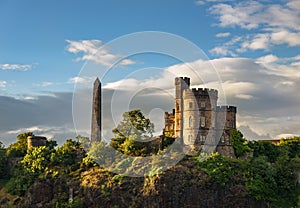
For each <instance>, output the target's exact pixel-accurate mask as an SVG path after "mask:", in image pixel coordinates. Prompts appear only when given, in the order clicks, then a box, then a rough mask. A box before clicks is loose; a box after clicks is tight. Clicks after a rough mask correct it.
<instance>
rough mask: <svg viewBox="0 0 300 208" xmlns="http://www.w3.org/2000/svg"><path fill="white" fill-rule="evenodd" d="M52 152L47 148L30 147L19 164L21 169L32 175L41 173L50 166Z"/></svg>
mask: <svg viewBox="0 0 300 208" xmlns="http://www.w3.org/2000/svg"><path fill="white" fill-rule="evenodd" d="M52 152H53V151H52V150H51V149H50V148H49V147H47V146H42V147H31V148H30V149H29V150H28V152H27V154H26V155H25V157H24V158H23V160H22V161H21V164H22V165H23V168H24V169H25V170H26V171H28V172H31V173H32V174H34V175H39V174H41V173H43V172H44V171H45V170H46V169H47V167H48V165H49V164H50V158H51V153H52Z"/></svg>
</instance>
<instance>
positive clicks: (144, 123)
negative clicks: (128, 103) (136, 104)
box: [112, 110, 154, 139]
mask: <svg viewBox="0 0 300 208" xmlns="http://www.w3.org/2000/svg"><path fill="white" fill-rule="evenodd" d="M153 131H154V124H153V123H151V122H150V119H148V118H146V117H145V116H144V115H143V113H142V112H141V111H140V110H132V111H128V112H125V113H124V114H123V121H121V123H120V124H119V125H118V126H117V128H115V129H113V130H112V132H113V133H114V134H115V137H119V138H120V137H121V138H128V137H129V136H133V135H136V136H137V137H138V138H139V139H145V138H151V137H152V133H153Z"/></svg>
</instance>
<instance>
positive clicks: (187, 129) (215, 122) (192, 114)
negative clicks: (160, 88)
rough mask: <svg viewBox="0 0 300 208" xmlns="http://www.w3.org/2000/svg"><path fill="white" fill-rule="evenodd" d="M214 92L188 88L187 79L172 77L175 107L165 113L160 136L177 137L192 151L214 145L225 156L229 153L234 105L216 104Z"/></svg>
mask: <svg viewBox="0 0 300 208" xmlns="http://www.w3.org/2000/svg"><path fill="white" fill-rule="evenodd" d="M217 102H218V91H217V90H215V89H207V88H198V89H196V88H192V89H190V78H188V77H176V78H175V109H173V111H172V113H168V112H165V128H164V130H163V133H164V135H168V136H173V137H174V138H177V139H178V138H179V139H180V140H181V142H183V145H186V146H190V147H191V148H192V150H196V151H198V150H199V149H200V148H202V147H205V148H215V147H216V146H217V151H218V152H219V153H220V154H222V155H225V156H231V155H233V153H232V152H233V148H232V146H231V142H230V132H231V130H232V129H236V112H237V111H236V110H237V109H236V107H235V106H218V105H217Z"/></svg>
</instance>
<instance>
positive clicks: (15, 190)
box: [6, 164, 36, 196]
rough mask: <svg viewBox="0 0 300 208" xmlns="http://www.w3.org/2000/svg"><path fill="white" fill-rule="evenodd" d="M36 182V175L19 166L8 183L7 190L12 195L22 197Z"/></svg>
mask: <svg viewBox="0 0 300 208" xmlns="http://www.w3.org/2000/svg"><path fill="white" fill-rule="evenodd" d="M35 180H36V175H35V174H33V173H31V172H28V171H27V170H25V169H24V168H23V166H22V165H21V164H18V165H17V166H16V167H15V168H14V171H13V175H12V177H11V178H10V179H9V181H8V182H7V183H6V188H7V191H8V192H9V193H10V194H14V195H19V196H21V195H24V194H25V192H26V191H27V189H28V188H29V187H30V186H31V185H32V184H33V183H34V181H35Z"/></svg>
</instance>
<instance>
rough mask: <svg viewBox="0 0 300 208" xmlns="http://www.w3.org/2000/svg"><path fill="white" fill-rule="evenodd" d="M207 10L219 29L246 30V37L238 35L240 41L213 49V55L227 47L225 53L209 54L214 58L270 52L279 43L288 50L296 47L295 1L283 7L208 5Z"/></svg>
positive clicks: (298, 11)
mask: <svg viewBox="0 0 300 208" xmlns="http://www.w3.org/2000/svg"><path fill="white" fill-rule="evenodd" d="M209 11H210V13H211V14H213V15H214V16H215V17H216V18H217V19H218V23H217V25H218V26H219V27H224V28H225V27H238V28H241V29H246V30H247V34H246V35H243V36H242V39H243V42H235V44H234V45H233V44H231V45H230V44H227V43H225V44H223V45H221V46H216V47H215V48H214V49H215V50H214V49H212V52H217V49H218V48H220V47H223V46H224V45H226V44H227V46H226V51H227V53H224V52H223V53H213V54H215V55H221V56H222V55H224V54H225V55H230V53H229V52H231V53H232V54H235V53H236V52H238V53H241V52H245V51H247V50H270V49H271V47H274V46H277V45H283V44H286V45H287V46H288V47H296V46H300V38H299V37H300V6H299V1H295V0H290V1H287V3H286V4H275V3H267V4H262V3H260V2H258V1H241V2H234V3H232V4H229V3H227V4H225V3H222V4H215V5H213V6H211V7H210V9H209ZM237 45H240V46H239V47H238V46H237ZM223 51H225V50H223Z"/></svg>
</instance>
